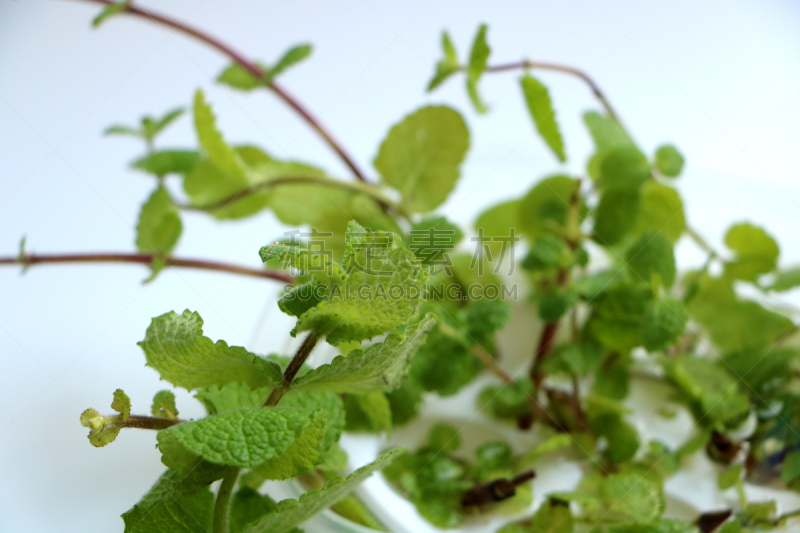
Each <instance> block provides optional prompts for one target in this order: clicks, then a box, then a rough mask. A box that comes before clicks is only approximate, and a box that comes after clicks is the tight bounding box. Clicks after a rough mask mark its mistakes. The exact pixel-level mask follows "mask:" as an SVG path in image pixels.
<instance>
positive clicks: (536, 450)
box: [514, 433, 574, 471]
mask: <svg viewBox="0 0 800 533" xmlns="http://www.w3.org/2000/svg"><path fill="white" fill-rule="evenodd" d="M573 442H574V441H573V439H572V436H570V435H567V434H564V433H559V434H557V435H553V436H551V437H549V438H547V439H546V440H544V441H542V442H540V443H539V444H537V445H536V446H534V447H533V448H531V449H530V450H529V451H527V452H526V453H525V454H524V455H522V456H521V457H520V458H519V459H517V460H516V461H515V463H514V470H516V471H523V470H525V469H527V468H531V467H532V466H533V465H534V464H535V463H536V461H538V460H539V459H541V458H542V457H544V456H545V455H547V454H550V453H553V452H556V451H559V450H563V449H564V448H568V447H570V446H572V443H573Z"/></svg>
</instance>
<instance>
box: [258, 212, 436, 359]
mask: <svg viewBox="0 0 800 533" xmlns="http://www.w3.org/2000/svg"><path fill="white" fill-rule="evenodd" d="M348 237H349V238H350V242H348V243H346V245H345V252H344V255H345V260H344V262H343V263H342V267H343V268H344V270H345V271H346V272H350V271H351V270H352V271H351V272H350V273H349V274H348V275H347V277H346V278H344V280H343V281H342V282H341V283H337V284H335V285H332V286H331V287H330V289H329V293H330V299H329V300H326V301H324V302H321V303H319V304H318V305H317V306H316V307H314V308H312V309H310V310H308V311H307V312H306V313H305V314H304V315H302V316H301V317H300V318H299V319H298V321H297V326H296V327H295V329H294V330H293V331H292V334H293V335H296V334H297V333H300V332H303V331H314V332H316V333H317V334H318V335H323V334H324V335H325V336H326V340H327V341H328V342H329V343H331V344H333V345H336V344H338V343H340V342H342V341H361V340H364V339H369V338H372V337H374V336H376V335H380V334H382V333H385V332H387V331H390V330H392V329H394V328H396V327H398V326H401V325H403V324H405V323H407V322H408V321H409V320H410V319H411V318H412V317H413V316H414V315H415V314H416V313H417V310H418V309H419V306H420V305H421V304H422V298H423V296H424V287H425V283H426V282H427V277H428V272H427V270H426V269H425V268H424V267H422V266H421V265H420V264H419V261H418V260H417V259H416V257H415V256H414V254H413V252H411V251H410V250H408V249H406V248H399V247H397V244H396V242H397V241H398V240H399V238H398V237H397V236H396V235H393V234H387V233H384V232H371V231H369V230H365V229H364V228H362V227H360V226H359V225H358V224H357V223H355V222H351V224H350V227H349V229H348ZM263 250H264V249H263V248H262V259H264V253H263Z"/></svg>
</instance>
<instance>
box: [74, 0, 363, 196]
mask: <svg viewBox="0 0 800 533" xmlns="http://www.w3.org/2000/svg"><path fill="white" fill-rule="evenodd" d="M86 1H87V2H94V3H97V4H103V5H108V4H111V3H113V2H112V0H86ZM124 12H125V13H129V14H131V15H136V16H139V17H142V18H145V19H149V20H151V21H152V22H156V23H159V24H163V25H165V26H169V27H170V28H174V29H176V30H178V31H180V32H183V33H185V34H187V35H191V36H192V37H195V38H196V39H198V40H200V41H203V42H204V43H206V44H208V45H209V46H211V47H213V48H216V49H217V50H219V51H220V52H222V53H223V54H225V55H226V56H228V57H230V58H231V59H232V60H234V61H235V62H236V63H239V64H240V65H241V66H242V67H244V69H245V70H247V71H248V72H249V73H250V74H252V75H253V76H255V77H256V78H258V79H259V80H263V79H264V72H263V71H262V70H261V68H259V66H258V65H256V63H255V62H253V61H251V60H249V59H247V58H246V57H244V56H243V55H242V54H240V53H239V52H237V51H236V50H234V49H233V48H231V47H230V46H228V45H227V44H225V43H223V42H222V41H220V40H219V39H217V38H216V37H213V36H211V35H209V34H207V33H205V32H203V31H201V30H198V29H196V28H193V27H191V26H189V25H187V24H184V23H183V22H181V21H178V20H175V19H173V18H169V17H166V16H164V15H160V14H158V13H155V12H153V11H150V10H148V9H142V8H140V7H136V6H133V5H129V6H127V7H126V8H125V10H124ZM267 87H268V88H270V89H271V90H272V92H274V93H275V94H276V95H278V97H279V98H280V99H281V100H283V101H284V102H285V103H287V104H288V105H289V106H290V107H292V108H293V109H294V110H295V111H296V112H297V113H298V114H300V116H302V117H303V119H305V121H306V122H308V124H309V125H310V126H311V127H312V128H314V129H315V130H316V131H317V133H318V134H319V135H320V136H321V137H322V138H323V139H324V140H325V142H326V143H327V144H328V145H329V146H330V147H331V148H332V149H333V150H334V151H335V152H336V153H337V154H338V155H339V157H340V158H341V159H342V161H344V163H345V164H346V165H347V166H348V167H349V168H350V170H352V171H353V174H354V175H355V176H356V178H358V179H359V180H361V181H364V182H367V181H368V180H367V178H366V175H365V174H364V173H363V172H362V171H361V169H360V168H359V167H358V165H357V164H356V162H355V160H354V159H353V158H352V157H351V156H350V155H349V154H348V153H347V151H346V150H345V149H344V147H343V146H342V145H341V144H340V143H339V142H338V141H337V140H336V139H335V138H334V137H333V135H332V134H331V133H330V132H329V131H328V128H326V127H325V125H324V124H322V122H320V120H319V118H318V117H316V116H314V115H313V114H312V113H311V112H310V111H309V110H308V109H306V107H305V106H304V105H303V104H302V103H300V101H299V100H297V98H295V97H294V96H293V95H292V94H290V93H289V92H287V91H286V89H284V88H283V87H281V86H280V85H278V84H277V83H276V82H275V81H274V80H273V81H272V82H271V83H270V84H269V85H267Z"/></svg>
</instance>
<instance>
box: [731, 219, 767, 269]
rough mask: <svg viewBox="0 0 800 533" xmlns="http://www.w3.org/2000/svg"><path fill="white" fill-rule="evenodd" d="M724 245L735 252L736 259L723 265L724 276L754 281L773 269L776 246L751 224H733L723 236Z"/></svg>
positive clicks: (765, 233)
mask: <svg viewBox="0 0 800 533" xmlns="http://www.w3.org/2000/svg"><path fill="white" fill-rule="evenodd" d="M725 245H726V246H727V247H728V248H730V249H731V250H733V251H734V252H736V259H735V260H733V261H729V262H727V263H725V275H726V276H728V277H730V278H734V279H742V280H745V281H755V280H756V278H758V276H759V275H760V274H766V273H767V272H771V271H772V270H774V269H775V264H776V262H777V260H778V244H777V243H776V242H775V239H773V238H772V237H770V236H769V234H768V233H767V232H766V231H764V230H763V229H761V228H759V227H756V226H753V225H752V224H748V223H742V224H735V225H733V226H732V227H731V229H729V230H728V233H727V234H726V235H725Z"/></svg>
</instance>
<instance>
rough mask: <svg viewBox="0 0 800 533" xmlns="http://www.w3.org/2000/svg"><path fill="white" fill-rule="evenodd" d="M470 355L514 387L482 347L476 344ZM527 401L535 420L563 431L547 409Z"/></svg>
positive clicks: (514, 384)
mask: <svg viewBox="0 0 800 533" xmlns="http://www.w3.org/2000/svg"><path fill="white" fill-rule="evenodd" d="M472 353H474V354H475V355H476V356H477V357H478V359H480V360H481V362H482V363H483V364H484V365H485V366H486V368H488V369H489V370H491V371H492V373H493V374H494V375H495V376H497V377H499V378H500V379H502V380H503V381H504V382H505V383H506V385H509V386H512V387H516V381H514V378H513V377H512V376H511V374H509V373H508V372H506V371H505V369H504V368H503V367H502V366H500V364H499V363H498V362H497V361H495V359H494V357H492V355H491V354H490V353H489V352H487V351H486V350H484V349H483V348H482V347H480V346H478V345H477V344H476V345H475V346H473V348H472ZM527 400H528V405H529V406H530V408H531V412H532V413H533V414H534V415H535V416H536V418H538V419H539V420H541V421H542V422H544V423H545V424H547V425H548V426H550V427H552V428H553V429H555V430H557V431H563V428H562V427H561V425H560V424H559V423H558V422H556V421H555V419H554V418H553V417H552V416H550V413H548V412H547V409H545V408H544V407H543V406H542V405H541V404H539V402H538V401H537V400H536V398H534V397H533V396H530V395H528V397H527ZM528 427H530V426H528Z"/></svg>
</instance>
